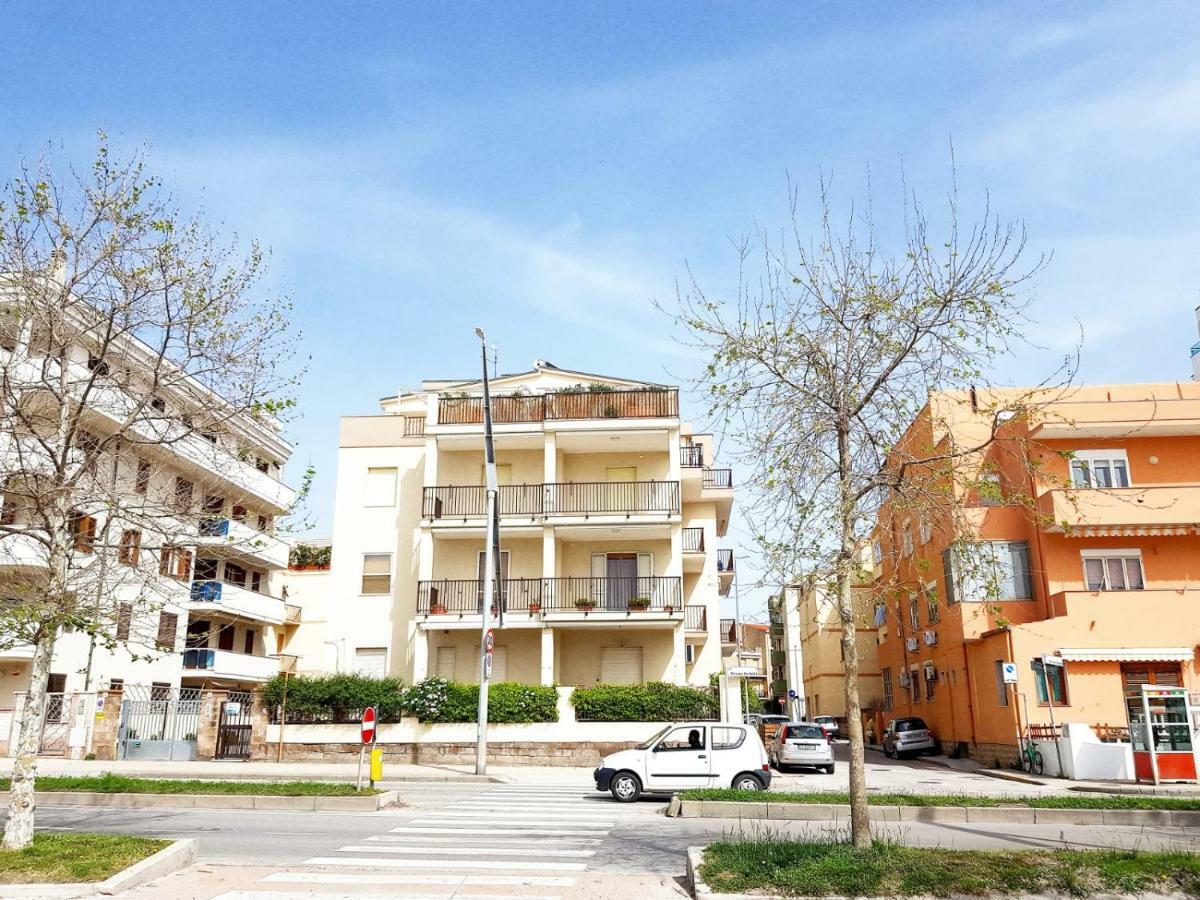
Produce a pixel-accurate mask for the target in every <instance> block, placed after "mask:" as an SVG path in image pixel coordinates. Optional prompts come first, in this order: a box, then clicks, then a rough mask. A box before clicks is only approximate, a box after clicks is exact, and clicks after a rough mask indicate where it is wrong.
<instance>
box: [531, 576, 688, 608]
mask: <svg viewBox="0 0 1200 900" xmlns="http://www.w3.org/2000/svg"><path fill="white" fill-rule="evenodd" d="M542 594H543V597H542V599H543V609H546V610H551V611H555V612H563V611H568V610H576V611H580V612H591V611H592V610H595V611H597V612H639V611H642V610H650V611H662V610H667V609H670V610H679V611H681V612H682V611H683V585H682V583H681V579H680V578H678V577H677V576H673V575H668V576H659V575H648V576H642V577H635V576H632V575H631V576H628V577H613V578H591V577H587V576H582V577H567V578H546V579H544V585H543V588H542Z"/></svg>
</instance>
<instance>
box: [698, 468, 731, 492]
mask: <svg viewBox="0 0 1200 900" xmlns="http://www.w3.org/2000/svg"><path fill="white" fill-rule="evenodd" d="M701 484H702V485H703V486H704V487H706V488H731V487H733V469H705V470H704V480H703V481H702V482H701Z"/></svg>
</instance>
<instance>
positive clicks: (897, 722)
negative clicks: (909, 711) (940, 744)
mask: <svg viewBox="0 0 1200 900" xmlns="http://www.w3.org/2000/svg"><path fill="white" fill-rule="evenodd" d="M936 752H937V741H935V740H934V739H933V734H932V732H930V730H929V726H928V725H926V724H925V720H924V719H922V718H920V717H918V716H908V717H907V718H904V719H892V720H891V721H890V722H888V723H887V728H886V729H885V730H884V732H883V755H884V756H890V757H892V758H893V759H899V758H900V757H902V756H904V755H905V754H906V753H912V754H917V753H936Z"/></svg>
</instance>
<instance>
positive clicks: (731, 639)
mask: <svg viewBox="0 0 1200 900" xmlns="http://www.w3.org/2000/svg"><path fill="white" fill-rule="evenodd" d="M721 643H723V644H736V643H737V622H735V621H734V620H733V619H722V620H721Z"/></svg>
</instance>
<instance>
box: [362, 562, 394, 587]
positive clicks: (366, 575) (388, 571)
mask: <svg viewBox="0 0 1200 900" xmlns="http://www.w3.org/2000/svg"><path fill="white" fill-rule="evenodd" d="M362 592H363V593H364V594H390V593H391V592H392V554H390V553H364V554H363V569H362Z"/></svg>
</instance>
